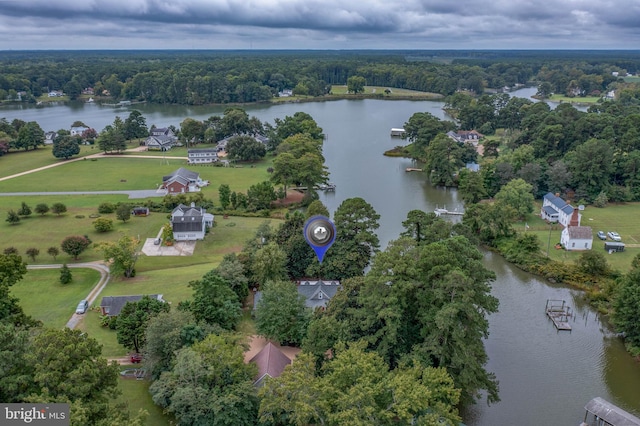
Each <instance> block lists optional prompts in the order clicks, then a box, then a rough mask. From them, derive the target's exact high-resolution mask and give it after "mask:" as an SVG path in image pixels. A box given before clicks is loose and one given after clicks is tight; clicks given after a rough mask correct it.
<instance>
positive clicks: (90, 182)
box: [0, 155, 272, 201]
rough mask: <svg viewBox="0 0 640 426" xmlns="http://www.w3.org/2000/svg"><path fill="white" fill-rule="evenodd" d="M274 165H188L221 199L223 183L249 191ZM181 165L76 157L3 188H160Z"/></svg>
mask: <svg viewBox="0 0 640 426" xmlns="http://www.w3.org/2000/svg"><path fill="white" fill-rule="evenodd" d="M271 165H272V160H271V158H269V159H266V160H263V161H259V162H256V163H255V164H241V165H238V166H236V167H214V166H188V167H189V169H190V170H193V171H196V172H198V173H200V177H201V178H202V179H203V180H208V181H209V182H210V183H211V185H210V186H208V187H206V188H203V193H204V195H205V197H215V201H217V191H218V188H219V187H220V185H221V184H223V183H226V184H228V185H229V186H230V187H231V190H232V191H242V192H246V190H247V189H248V188H249V186H251V185H253V184H255V183H258V182H261V181H264V180H268V179H269V174H268V173H267V168H269V167H271ZM180 167H187V164H186V160H176V159H160V158H135V157H131V156H127V155H123V156H105V157H103V158H97V159H87V160H81V161H75V162H71V163H67V164H64V165H62V166H59V167H53V168H50V169H45V170H41V171H37V172H34V173H30V174H27V175H24V176H20V177H19V178H13V179H8V180H5V181H2V182H0V192H47V191H57V192H60V191H120V190H138V189H156V188H158V185H160V184H161V183H162V176H165V175H168V174H170V173H172V172H174V171H175V170H177V169H178V168H180Z"/></svg>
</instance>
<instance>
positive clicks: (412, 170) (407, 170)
mask: <svg viewBox="0 0 640 426" xmlns="http://www.w3.org/2000/svg"><path fill="white" fill-rule="evenodd" d="M421 171H422V169H416V168H414V167H407V168H406V169H405V172H421Z"/></svg>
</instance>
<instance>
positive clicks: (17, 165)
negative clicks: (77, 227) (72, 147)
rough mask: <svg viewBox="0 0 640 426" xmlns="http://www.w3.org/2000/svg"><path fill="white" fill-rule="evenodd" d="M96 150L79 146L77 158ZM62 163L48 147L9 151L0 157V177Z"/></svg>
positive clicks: (91, 147)
mask: <svg viewBox="0 0 640 426" xmlns="http://www.w3.org/2000/svg"><path fill="white" fill-rule="evenodd" d="M97 149H98V148H97V147H94V146H92V145H81V146H80V154H79V155H78V157H82V156H85V155H90V154H95V153H96V152H98V151H97ZM74 158H75V157H74ZM63 162H64V160H59V159H57V158H56V157H54V156H53V154H52V153H51V146H50V145H48V146H44V147H39V148H38V149H35V150H31V151H11V152H9V153H8V154H5V155H3V156H0V177H4V176H10V175H14V174H16V173H21V172H24V171H27V170H32V169H36V168H39V167H44V166H49V165H51V164H57V163H63ZM60 167H64V166H60ZM0 185H1V184H0ZM0 188H1V186H0Z"/></svg>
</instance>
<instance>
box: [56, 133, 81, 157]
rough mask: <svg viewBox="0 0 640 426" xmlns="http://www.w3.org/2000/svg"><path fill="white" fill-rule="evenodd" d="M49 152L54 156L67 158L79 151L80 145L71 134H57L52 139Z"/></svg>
mask: <svg viewBox="0 0 640 426" xmlns="http://www.w3.org/2000/svg"><path fill="white" fill-rule="evenodd" d="M51 153H52V154H53V156H54V157H56V158H62V159H65V160H68V159H69V158H71V157H73V156H74V155H78V154H79V153H80V145H78V141H77V140H76V138H73V137H71V135H68V134H58V136H56V137H55V139H54V140H53V149H52V150H51Z"/></svg>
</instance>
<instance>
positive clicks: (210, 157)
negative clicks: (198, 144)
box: [187, 148, 218, 164]
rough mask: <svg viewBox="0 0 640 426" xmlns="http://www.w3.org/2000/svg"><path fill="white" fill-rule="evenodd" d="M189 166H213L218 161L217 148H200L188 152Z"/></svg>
mask: <svg viewBox="0 0 640 426" xmlns="http://www.w3.org/2000/svg"><path fill="white" fill-rule="evenodd" d="M187 158H188V159H187V162H188V163H189V164H211V163H215V162H217V161H218V149H217V148H200V149H188V150H187Z"/></svg>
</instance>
